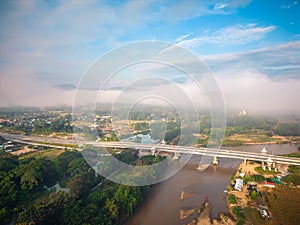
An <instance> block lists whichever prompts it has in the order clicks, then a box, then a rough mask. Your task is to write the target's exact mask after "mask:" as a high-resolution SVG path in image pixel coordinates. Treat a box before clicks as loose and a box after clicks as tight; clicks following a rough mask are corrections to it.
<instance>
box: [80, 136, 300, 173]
mask: <svg viewBox="0 0 300 225" xmlns="http://www.w3.org/2000/svg"><path fill="white" fill-rule="evenodd" d="M85 144H87V145H91V146H95V147H105V148H118V149H122V148H131V149H136V150H144V151H151V153H152V154H155V153H158V152H170V153H174V156H175V159H176V158H178V157H179V155H180V154H194V155H206V156H211V157H213V161H212V163H213V164H218V161H219V158H232V159H241V160H244V162H246V161H247V160H249V161H261V162H262V167H263V168H264V169H267V168H268V169H275V170H276V164H287V165H297V166H300V158H294V157H286V156H280V155H274V154H268V152H267V150H266V149H265V148H263V149H262V150H261V152H260V153H255V152H245V151H236V150H224V149H217V148H196V147H187V146H174V145H163V144H160V145H147V144H138V143H132V142H101V143H99V142H85Z"/></svg>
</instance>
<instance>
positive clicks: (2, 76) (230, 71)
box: [0, 0, 300, 110]
mask: <svg viewBox="0 0 300 225" xmlns="http://www.w3.org/2000/svg"><path fill="white" fill-rule="evenodd" d="M0 4H1V7H0V26H1V32H0V82H1V83H0V88H1V90H0V105H20V104H21V105H22V104H24V105H39V104H71V103H70V102H71V99H72V94H70V93H62V91H63V90H59V88H58V89H57V90H55V92H57V93H58V94H59V97H56V98H55V99H54V97H53V96H52V97H51V96H49V94H40V95H39V98H38V99H37V98H36V96H37V93H41V92H45V93H47V91H45V90H48V92H51V91H52V92H53V91H54V89H55V88H57V85H61V84H72V85H77V84H78V82H79V80H80V77H81V76H82V74H83V72H84V71H85V70H86V68H87V67H88V66H89V65H90V64H91V63H92V62H93V61H94V60H95V59H97V58H98V57H99V56H101V55H103V54H105V53H106V52H107V51H110V50H112V49H114V48H116V47H118V46H121V45H123V44H126V43H131V42H135V41H143V40H158V41H166V42H170V43H174V44H178V45H180V46H183V47H185V48H188V49H189V50H191V51H193V52H194V53H195V54H197V55H199V56H200V57H201V58H202V59H203V60H204V62H205V63H207V65H208V66H209V67H210V69H211V70H212V72H213V73H214V74H215V76H216V79H217V80H218V82H219V83H220V87H221V89H224V96H225V99H226V93H231V91H230V90H231V88H230V82H233V81H235V82H238V81H240V80H242V81H241V82H245V81H244V80H243V79H246V80H249V79H250V80H251V82H252V83H254V86H253V87H250V88H252V89H253V88H259V87H260V85H261V84H262V83H264V82H266V84H265V85H266V86H265V88H269V89H268V90H269V91H270V92H272V93H274V94H278V96H281V95H282V93H281V92H278V91H277V89H276V90H275V89H274V88H277V86H276V85H278V84H279V83H280V84H281V85H283V86H280V87H279V88H280V89H284V90H285V89H292V88H293V87H291V86H290V85H294V84H295V82H296V83H297V82H298V80H299V78H300V65H299V62H300V2H299V1H298V0H294V1H288V0H286V1H267V0H253V1H251V0H231V1H230V0H224V1H206V0H203V1H193V0H188V1H156V0H148V1H95V0H87V1H79V0H76V1H60V0H57V1H35V0H28V1H1V3H0ZM251 82H250V83H251ZM232 85H233V84H232ZM234 85H237V84H234ZM255 85H256V86H255ZM21 86H25V87H27V91H28V90H30V91H28V93H23V92H22V91H21V90H20V87H21ZM53 88H54V89H53ZM297 93H298V92H295V93H294V92H292V93H289V94H288V95H287V94H284V96H285V97H286V98H289V95H291V96H292V95H297ZM232 95H234V93H232ZM248 95H249V93H248V94H247V93H245V96H248ZM229 96H230V95H229ZM297 97H299V94H298V96H297ZM227 98H230V97H227ZM57 99H59V100H60V101H57ZM254 99H255V96H253V97H252V99H251V98H250V99H249V100H252V101H253V102H254ZM237 102H239V101H237ZM251 104H252V103H251ZM251 104H250V103H249V105H247V104H246V105H245V107H246V108H247V106H251ZM253 104H254V103H253ZM229 105H230V103H229ZM250 108H251V107H250ZM291 110H294V108H293V107H292V108H291ZM297 110H298V108H297Z"/></svg>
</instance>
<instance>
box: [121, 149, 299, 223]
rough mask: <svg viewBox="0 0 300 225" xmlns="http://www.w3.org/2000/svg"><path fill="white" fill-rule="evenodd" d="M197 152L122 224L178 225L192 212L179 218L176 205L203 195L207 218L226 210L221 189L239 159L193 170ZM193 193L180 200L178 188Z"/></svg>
mask: <svg viewBox="0 0 300 225" xmlns="http://www.w3.org/2000/svg"><path fill="white" fill-rule="evenodd" d="M298 146H299V145H290V144H282V145H278V144H271V145H251V146H240V147H228V148H226V147H224V149H233V150H242V151H243V150H244V151H251V152H259V151H260V150H261V149H262V148H263V147H266V149H267V150H268V152H269V153H273V154H286V153H291V152H294V151H297V148H298ZM200 158H201V156H193V157H192V158H191V160H190V161H189V162H188V163H187V164H186V165H185V167H183V168H182V169H181V170H180V171H179V172H178V173H177V174H176V175H174V176H173V177H171V178H170V179H168V180H166V181H164V182H162V183H159V184H156V185H153V186H152V188H151V190H150V192H149V194H148V195H147V196H146V198H145V200H144V201H143V203H142V204H141V206H140V207H139V209H138V210H137V212H136V213H135V214H134V215H133V216H131V217H130V218H129V219H128V220H127V222H125V225H182V224H187V223H188V222H190V221H192V220H193V218H194V217H195V215H194V214H192V215H191V216H189V217H187V218H185V219H183V220H181V219H180V217H179V215H180V209H191V208H199V206H200V204H201V203H202V202H203V200H204V198H205V197H208V201H209V202H210V204H211V206H212V210H211V218H217V217H218V215H219V213H220V212H223V213H228V211H227V206H226V201H225V198H224V196H225V193H224V190H225V189H226V186H227V185H228V184H229V182H230V180H229V176H230V174H233V173H235V171H236V169H237V167H238V165H239V164H240V163H241V160H235V159H223V158H221V159H220V161H219V165H218V166H213V165H212V166H210V167H208V168H207V169H206V170H205V171H203V172H199V171H197V170H196V168H197V166H198V165H199V161H200ZM182 191H185V192H191V193H195V195H194V196H193V197H190V198H186V199H183V200H181V199H180V196H181V192H182Z"/></svg>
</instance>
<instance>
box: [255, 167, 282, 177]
mask: <svg viewBox="0 0 300 225" xmlns="http://www.w3.org/2000/svg"><path fill="white" fill-rule="evenodd" d="M254 169H255V171H256V172H258V173H260V174H267V175H276V174H279V173H280V172H276V171H270V170H264V169H263V168H262V167H261V166H258V167H255V168H254Z"/></svg>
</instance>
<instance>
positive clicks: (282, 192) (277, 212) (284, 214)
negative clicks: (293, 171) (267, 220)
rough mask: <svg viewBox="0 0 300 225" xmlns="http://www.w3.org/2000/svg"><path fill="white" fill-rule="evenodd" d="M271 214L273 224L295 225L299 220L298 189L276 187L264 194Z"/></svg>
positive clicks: (299, 194)
mask: <svg viewBox="0 0 300 225" xmlns="http://www.w3.org/2000/svg"><path fill="white" fill-rule="evenodd" d="M264 197H265V199H266V201H267V204H268V206H269V209H270V210H271V212H272V215H273V218H272V220H273V222H274V224H283V225H296V224H299V221H300V213H299V212H300V189H299V188H291V187H276V188H275V189H274V190H273V191H272V192H271V193H268V194H264Z"/></svg>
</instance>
